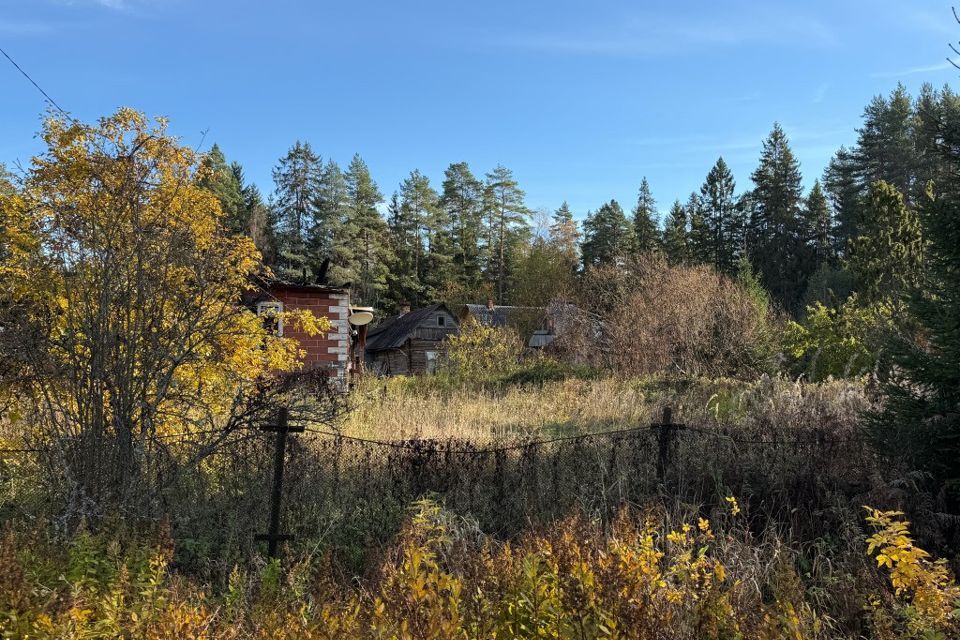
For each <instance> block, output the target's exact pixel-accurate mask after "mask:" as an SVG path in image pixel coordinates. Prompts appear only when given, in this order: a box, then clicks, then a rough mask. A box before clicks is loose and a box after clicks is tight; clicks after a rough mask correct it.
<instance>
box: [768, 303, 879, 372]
mask: <svg viewBox="0 0 960 640" xmlns="http://www.w3.org/2000/svg"><path fill="white" fill-rule="evenodd" d="M891 323H892V309H891V307H890V305H889V304H886V303H874V304H871V305H868V306H863V305H861V304H860V303H859V301H858V299H857V296H856V294H854V295H852V296H850V298H848V299H847V301H846V302H844V303H843V305H841V306H840V307H839V308H830V307H826V306H824V305H822V304H820V303H819V302H818V303H816V304H814V305H813V306H811V307H807V317H806V318H805V319H804V320H803V322H794V321H792V320H791V321H790V322H789V323H788V324H787V329H786V331H785V332H784V350H785V352H786V353H787V354H788V355H789V356H790V357H791V358H792V359H793V362H792V368H793V370H794V372H795V373H797V374H802V375H805V376H807V377H808V378H809V379H811V380H813V381H820V380H825V379H827V378H829V377H833V378H849V377H856V376H861V375H864V374H866V373H870V372H872V371H873V370H874V369H875V368H876V366H877V362H878V360H879V358H880V351H881V348H882V339H883V333H884V332H885V331H886V330H887V329H889V328H890V327H891Z"/></svg>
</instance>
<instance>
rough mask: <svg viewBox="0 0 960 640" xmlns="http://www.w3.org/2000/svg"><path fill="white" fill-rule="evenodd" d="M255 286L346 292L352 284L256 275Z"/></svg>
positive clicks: (278, 289)
mask: <svg viewBox="0 0 960 640" xmlns="http://www.w3.org/2000/svg"><path fill="white" fill-rule="evenodd" d="M252 280H253V283H254V286H255V287H257V288H259V289H266V290H271V291H281V290H282V291H303V292H308V293H346V292H347V291H349V290H350V286H349V285H346V286H336V285H332V284H327V283H308V282H303V281H299V282H298V281H295V280H283V279H282V278H277V277H271V278H267V277H263V276H254V277H253V278H252Z"/></svg>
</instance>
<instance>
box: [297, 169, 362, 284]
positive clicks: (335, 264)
mask: <svg viewBox="0 0 960 640" xmlns="http://www.w3.org/2000/svg"><path fill="white" fill-rule="evenodd" d="M319 174H320V178H319V183H318V185H317V193H316V196H315V200H314V206H315V212H314V219H313V224H312V225H311V227H310V232H309V234H308V240H307V245H308V253H309V255H310V262H311V264H312V265H313V266H314V268H319V266H320V265H321V264H322V263H323V261H324V260H327V259H329V260H330V265H331V269H330V271H329V272H328V273H327V281H328V282H335V283H338V284H342V283H346V282H350V281H351V280H352V277H353V274H351V273H348V272H347V271H345V270H344V268H343V265H345V264H347V263H348V262H349V259H348V258H347V257H345V256H343V255H337V252H338V249H339V250H342V249H343V244H342V243H339V242H337V239H338V238H339V237H340V236H341V235H342V234H343V230H342V227H343V225H344V224H345V222H346V220H347V215H348V212H347V209H348V206H349V201H350V194H349V191H348V189H347V177H346V175H345V174H344V173H343V170H341V169H340V165H338V164H337V163H336V162H334V161H333V160H327V162H326V164H324V165H323V166H322V168H320V171H319Z"/></svg>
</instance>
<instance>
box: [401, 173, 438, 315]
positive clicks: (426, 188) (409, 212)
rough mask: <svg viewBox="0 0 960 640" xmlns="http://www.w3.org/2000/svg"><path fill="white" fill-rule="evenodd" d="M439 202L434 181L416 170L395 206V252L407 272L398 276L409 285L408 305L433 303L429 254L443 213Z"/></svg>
mask: <svg viewBox="0 0 960 640" xmlns="http://www.w3.org/2000/svg"><path fill="white" fill-rule="evenodd" d="M439 200H440V197H439V196H438V195H437V192H436V191H434V190H433V187H431V186H430V179H429V178H427V177H426V176H425V175H423V174H422V173H420V171H419V170H414V171H412V172H411V173H410V175H409V176H408V177H407V178H406V179H405V180H404V181H403V183H402V184H401V186H400V196H399V199H398V200H397V202H396V203H391V204H392V206H396V210H395V211H391V217H390V220H391V223H390V227H391V232H392V233H391V235H392V236H393V238H394V242H395V245H394V251H395V252H397V253H398V254H399V255H400V256H401V261H402V265H403V269H404V272H403V273H402V274H398V275H400V277H401V278H403V279H404V281H405V282H406V283H407V285H406V288H407V294H408V295H407V296H406V299H407V301H408V302H410V303H412V304H415V305H418V304H425V303H427V302H430V301H432V298H431V295H432V292H431V291H429V290H428V289H427V287H426V282H427V280H428V278H427V270H428V267H429V264H428V251H429V248H430V245H429V243H430V235H431V229H430V224H431V223H432V221H433V220H435V218H436V216H437V214H438V211H439V210H440V202H439Z"/></svg>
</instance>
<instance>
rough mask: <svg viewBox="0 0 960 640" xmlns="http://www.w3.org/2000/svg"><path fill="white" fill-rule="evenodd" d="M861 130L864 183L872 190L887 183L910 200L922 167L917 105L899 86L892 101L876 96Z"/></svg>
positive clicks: (859, 146)
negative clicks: (915, 113)
mask: <svg viewBox="0 0 960 640" xmlns="http://www.w3.org/2000/svg"><path fill="white" fill-rule="evenodd" d="M863 118H864V122H863V126H862V127H861V128H860V129H858V130H857V132H858V134H859V136H858V138H857V149H856V155H855V158H856V162H857V167H858V171H859V173H860V182H861V184H862V185H863V186H864V188H865V189H866V188H869V187H870V185H872V184H873V183H875V182H879V181H881V180H882V181H884V182H887V183H889V184H891V185H892V186H893V187H894V188H895V189H897V191H899V192H900V193H901V194H903V195H904V196H905V197H906V198H908V199H909V196H910V195H911V194H912V193H913V186H914V177H915V175H916V171H917V167H918V159H917V155H916V151H917V150H916V139H915V119H914V112H913V103H912V101H911V100H910V96H909V95H908V94H907V90H906V88H905V87H904V86H903V85H902V84H898V85H897V88H896V89H894V90H893V92H891V94H890V97H889V98H884V97H883V96H876V97H874V99H873V100H871V101H870V104H869V105H867V108H866V110H865V111H864V114H863Z"/></svg>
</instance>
